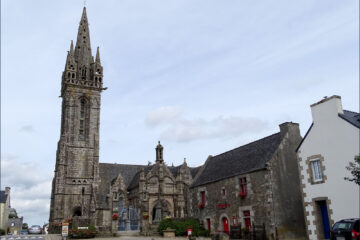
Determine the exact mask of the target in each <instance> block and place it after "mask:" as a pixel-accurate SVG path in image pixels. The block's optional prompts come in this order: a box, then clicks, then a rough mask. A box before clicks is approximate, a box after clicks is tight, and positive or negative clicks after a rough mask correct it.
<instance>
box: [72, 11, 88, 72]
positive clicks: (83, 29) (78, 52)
mask: <svg viewBox="0 0 360 240" xmlns="http://www.w3.org/2000/svg"><path fill="white" fill-rule="evenodd" d="M91 57H92V56H91V46H90V32H89V24H88V19H87V16H86V7H84V9H83V13H82V16H81V20H80V25H79V30H78V35H77V40H76V46H75V59H76V60H77V62H78V64H79V65H80V66H83V65H86V66H88V65H89V64H90V63H91V60H92V58H91Z"/></svg>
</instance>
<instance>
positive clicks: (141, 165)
mask: <svg viewBox="0 0 360 240" xmlns="http://www.w3.org/2000/svg"><path fill="white" fill-rule="evenodd" d="M99 164H107V165H122V166H137V167H146V166H147V165H136V164H123V163H99Z"/></svg>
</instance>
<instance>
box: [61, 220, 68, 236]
mask: <svg viewBox="0 0 360 240" xmlns="http://www.w3.org/2000/svg"><path fill="white" fill-rule="evenodd" d="M61 235H62V236H63V237H67V236H68V235H69V223H62V229H61Z"/></svg>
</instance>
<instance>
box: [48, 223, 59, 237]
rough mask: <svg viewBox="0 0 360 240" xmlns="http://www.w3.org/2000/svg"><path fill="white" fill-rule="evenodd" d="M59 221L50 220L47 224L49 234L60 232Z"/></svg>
mask: <svg viewBox="0 0 360 240" xmlns="http://www.w3.org/2000/svg"><path fill="white" fill-rule="evenodd" d="M61 228H62V226H61V222H52V223H50V224H49V230H48V233H50V234H60V233H61Z"/></svg>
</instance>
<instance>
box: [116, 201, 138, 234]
mask: <svg viewBox="0 0 360 240" xmlns="http://www.w3.org/2000/svg"><path fill="white" fill-rule="evenodd" d="M139 221H140V217H139V214H138V213H137V211H136V208H134V207H132V206H130V207H129V208H123V209H122V210H121V211H120V212H119V220H118V231H136V230H139Z"/></svg>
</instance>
